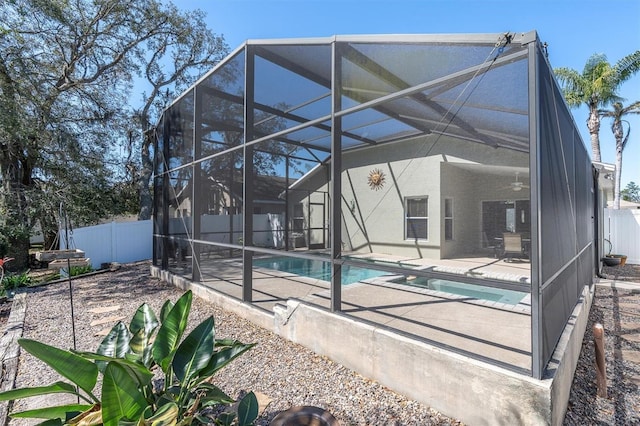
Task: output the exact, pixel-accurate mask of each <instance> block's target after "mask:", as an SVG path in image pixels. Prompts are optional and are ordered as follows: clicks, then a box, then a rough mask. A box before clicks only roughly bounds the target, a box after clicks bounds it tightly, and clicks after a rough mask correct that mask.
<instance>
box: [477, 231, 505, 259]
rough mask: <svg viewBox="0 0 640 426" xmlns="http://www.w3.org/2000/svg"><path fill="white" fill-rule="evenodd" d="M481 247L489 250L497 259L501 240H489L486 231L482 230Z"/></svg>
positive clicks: (500, 248) (500, 250)
mask: <svg viewBox="0 0 640 426" xmlns="http://www.w3.org/2000/svg"><path fill="white" fill-rule="evenodd" d="M482 248H483V249H487V250H489V251H490V252H491V253H492V254H493V257H495V258H496V259H497V258H498V256H499V255H500V253H501V252H502V242H500V241H496V240H492V241H491V242H490V241H489V239H488V238H487V233H486V232H484V231H482Z"/></svg>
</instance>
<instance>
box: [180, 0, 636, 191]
mask: <svg viewBox="0 0 640 426" xmlns="http://www.w3.org/2000/svg"><path fill="white" fill-rule="evenodd" d="M173 3H174V4H175V5H176V6H177V7H178V8H179V9H183V10H193V9H201V10H203V11H204V12H206V14H207V19H206V21H207V23H208V25H209V28H210V29H211V30H212V31H213V32H215V33H216V34H218V35H223V36H224V38H225V40H226V42H227V44H228V45H229V47H230V49H231V50H233V49H235V48H237V47H239V46H240V45H241V44H242V43H243V42H245V41H246V40H251V39H281V38H286V39H289V38H304V37H330V36H333V35H353V34H452V33H455V34H460V33H461V34H465V33H505V32H528V31H531V30H535V31H537V32H538V37H539V38H540V40H541V41H543V42H546V43H547V44H548V53H549V62H550V63H551V66H552V67H553V68H560V67H568V68H572V69H575V70H576V71H578V72H580V73H581V72H582V70H583V68H584V65H585V63H586V62H587V59H588V58H589V57H590V56H591V55H593V54H594V53H604V54H605V55H606V56H607V59H608V60H609V62H610V63H611V64H613V63H615V62H617V61H618V60H620V59H621V58H623V57H625V56H627V55H629V54H631V53H633V52H635V51H636V50H640V1H639V0H488V1H481V0H174V1H173ZM619 94H620V96H622V97H623V98H625V100H626V101H625V102H624V105H627V104H629V103H631V102H635V101H640V73H638V74H636V75H635V76H634V77H633V78H632V79H630V80H629V81H627V82H626V83H625V84H624V85H623V86H622V87H621V90H620V93H619ZM572 113H573V116H574V119H575V121H576V124H577V126H578V128H579V129H580V131H581V134H582V138H583V140H584V142H585V144H587V148H588V152H589V153H590V152H591V148H590V145H589V133H588V131H587V127H586V119H587V109H586V107H581V108H578V109H574V110H572ZM628 121H629V122H630V125H631V136H630V138H629V142H628V143H627V147H626V149H625V151H624V157H623V167H622V180H621V182H622V188H624V187H625V186H626V185H627V184H628V183H629V182H631V181H633V182H635V183H636V184H639V185H640V115H635V116H630V117H629V118H628ZM610 123H611V122H610V120H609V119H604V120H603V122H602V125H601V128H600V145H601V151H602V161H603V162H607V163H612V164H613V163H614V162H615V139H614V138H613V134H612V132H611V125H610Z"/></svg>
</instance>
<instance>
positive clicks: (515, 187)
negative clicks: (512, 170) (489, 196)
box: [506, 172, 529, 192]
mask: <svg viewBox="0 0 640 426" xmlns="http://www.w3.org/2000/svg"><path fill="white" fill-rule="evenodd" d="M519 177H520V172H516V180H515V181H513V182H511V183H509V186H507V187H506V189H511V190H512V191H515V192H518V191H522V189H525V188H529V185H526V184H525V183H524V182H521V181H520V180H519Z"/></svg>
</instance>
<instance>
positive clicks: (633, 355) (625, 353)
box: [616, 349, 640, 364]
mask: <svg viewBox="0 0 640 426" xmlns="http://www.w3.org/2000/svg"><path fill="white" fill-rule="evenodd" d="M616 352H617V351H616ZM619 353H620V354H621V355H622V359H623V360H625V361H627V362H633V363H635V364H640V352H639V351H630V350H624V349H623V350H621V351H620V352H619Z"/></svg>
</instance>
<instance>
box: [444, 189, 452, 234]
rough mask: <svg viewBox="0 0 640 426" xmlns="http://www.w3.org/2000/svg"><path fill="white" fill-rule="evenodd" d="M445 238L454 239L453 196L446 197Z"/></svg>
mask: <svg viewBox="0 0 640 426" xmlns="http://www.w3.org/2000/svg"><path fill="white" fill-rule="evenodd" d="M444 239H445V240H446V241H451V240H453V198H445V199H444Z"/></svg>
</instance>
